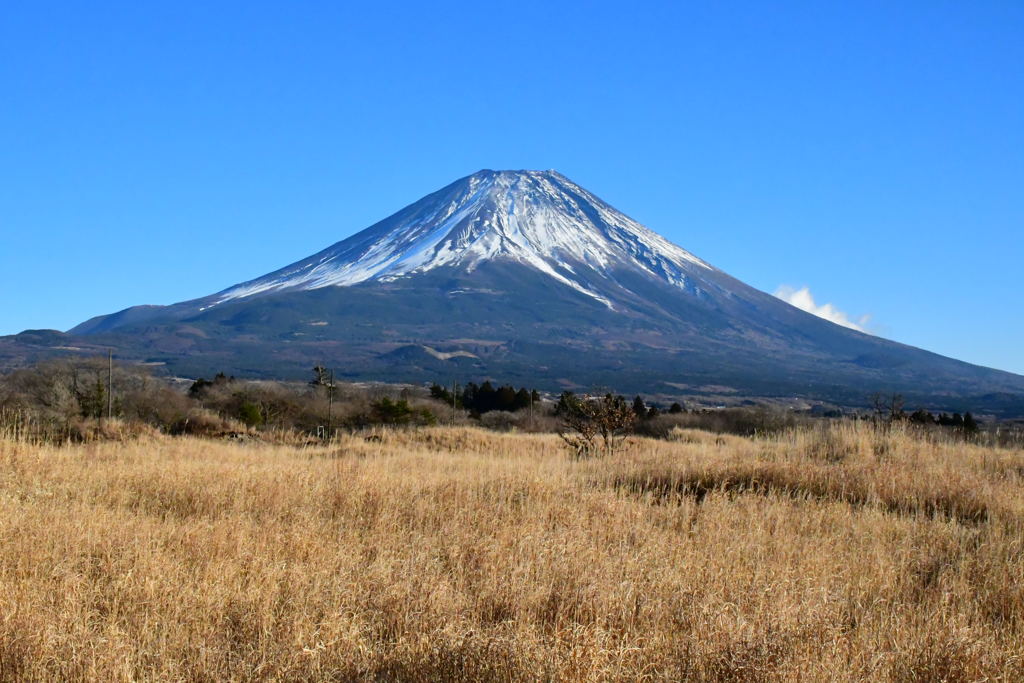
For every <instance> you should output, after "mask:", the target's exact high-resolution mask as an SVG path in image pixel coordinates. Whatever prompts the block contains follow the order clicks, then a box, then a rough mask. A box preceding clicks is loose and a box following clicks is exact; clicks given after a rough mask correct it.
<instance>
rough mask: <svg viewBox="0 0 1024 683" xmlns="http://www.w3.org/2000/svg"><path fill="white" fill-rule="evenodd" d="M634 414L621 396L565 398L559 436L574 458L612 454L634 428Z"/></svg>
mask: <svg viewBox="0 0 1024 683" xmlns="http://www.w3.org/2000/svg"><path fill="white" fill-rule="evenodd" d="M635 420H636V414H635V413H634V412H633V410H632V408H631V407H630V406H629V404H627V403H626V400H625V399H624V398H622V397H621V396H613V395H612V394H605V395H604V397H602V398H577V397H575V396H570V397H568V398H566V399H565V410H564V411H563V413H562V426H561V429H559V432H558V435H559V436H560V437H562V440H563V441H565V443H566V445H568V446H569V448H571V449H572V450H573V452H574V457H576V458H577V459H580V458H587V457H592V456H595V455H606V456H607V455H611V454H612V453H614V452H615V451H617V450H618V449H619V448H620V447H621V446H622V442H623V441H624V440H625V438H626V435H627V434H628V433H629V431H630V430H631V429H632V427H633V423H634V422H635Z"/></svg>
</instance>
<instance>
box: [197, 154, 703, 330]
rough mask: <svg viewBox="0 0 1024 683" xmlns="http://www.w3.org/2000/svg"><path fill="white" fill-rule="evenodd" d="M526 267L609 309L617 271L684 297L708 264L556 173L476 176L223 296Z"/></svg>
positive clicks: (220, 298) (482, 173)
mask: <svg viewBox="0 0 1024 683" xmlns="http://www.w3.org/2000/svg"><path fill="white" fill-rule="evenodd" d="M491 260H506V261H508V262H510V263H516V264H520V265H523V266H527V267H529V268H531V269H533V270H535V271H537V272H538V273H542V274H544V275H546V276H548V277H550V278H551V279H552V280H554V281H556V282H558V283H560V284H562V285H564V286H566V287H570V288H572V289H574V290H576V291H577V292H580V293H581V294H584V295H586V296H588V297H591V298H592V299H594V300H596V301H599V302H601V303H602V304H604V305H605V306H607V307H608V308H610V309H613V310H614V308H615V305H614V304H613V303H612V302H613V301H614V300H615V299H616V289H617V288H618V285H617V283H616V279H615V273H616V272H617V271H621V270H630V271H633V272H635V273H637V274H641V275H646V276H648V277H651V278H654V279H657V280H660V281H664V282H665V283H667V284H669V285H671V286H675V287H679V288H681V289H687V288H690V289H691V290H692V289H693V288H694V287H696V286H697V283H699V282H701V271H708V270H711V266H709V265H708V264H706V263H704V262H703V261H701V260H700V259H699V258H697V257H696V256H694V255H693V254H691V253H689V252H688V251H685V250H684V249H681V248H679V247H677V246H676V245H674V244H672V243H671V242H669V241H668V240H666V239H664V238H663V237H661V236H660V235H658V234H656V233H654V232H652V231H650V230H648V229H647V228H645V227H644V226H642V225H640V224H639V223H637V222H636V221H634V220H633V219H631V218H629V217H628V216H626V215H625V214H623V213H621V212H619V211H617V210H615V209H614V208H612V207H611V206H610V205H608V204H606V203H605V202H603V201H602V200H601V199H599V198H598V197H595V196H594V195H592V194H591V193H590V192H587V191H586V190H585V189H583V188H582V187H580V186H579V185H577V184H576V183H574V182H572V181H571V180H569V179H568V178H566V177H565V176H563V175H562V174H560V173H558V172H557V171H490V170H484V171H479V172H478V173H474V174H473V175H471V176H468V177H466V178H463V179H461V180H458V181H456V182H454V183H452V184H451V185H449V186H447V187H445V188H443V189H441V190H439V191H438V192H435V193H433V194H431V195H428V196H426V197H424V198H423V199H421V200H419V201H418V202H416V203H414V204H411V205H409V206H408V207H406V208H405V209H402V210H401V211H399V212H398V213H396V214H394V215H393V216H391V217H389V218H386V219H385V220H383V221H381V222H380V223H377V224H376V225H374V226H372V227H370V228H368V229H366V230H364V231H362V232H360V233H358V234H356V235H354V236H352V237H350V238H348V239H346V240H344V241H342V242H338V243H337V244H335V245H333V246H331V247H328V248H327V249H325V250H323V251H321V252H320V253H318V254H314V255H313V256H310V257H309V258H307V259H303V260H302V261H299V262H298V263H293V264H292V265H290V266H287V267H285V268H282V269H281V270H278V271H276V272H273V273H270V274H269V275H265V276H263V277H261V278H257V279H255V280H251V281H249V282H245V283H242V284H240V285H237V286H235V287H231V288H230V289H227V290H225V291H224V292H221V294H220V295H219V296H218V297H217V299H216V301H215V302H214V303H216V304H219V303H223V302H225V301H231V300H234V299H240V298H244V297H249V296H253V295H257V294H266V293H270V292H282V291H289V290H292V291H294V290H308V289H317V288H319V287H329V286H346V285H354V284H358V283H362V282H367V281H382V282H387V281H393V280H395V279H397V278H401V277H406V276H411V275H417V274H422V273H426V272H429V271H431V270H434V269H437V268H456V269H461V270H462V271H464V272H466V273H470V272H472V271H473V270H474V268H476V267H477V266H479V265H480V264H481V263H483V262H485V261H491Z"/></svg>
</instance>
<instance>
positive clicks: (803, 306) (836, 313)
mask: <svg viewBox="0 0 1024 683" xmlns="http://www.w3.org/2000/svg"><path fill="white" fill-rule="evenodd" d="M775 296H777V297H778V298H780V299H782V300H783V301H785V302H786V303H788V304H790V305H793V306H796V307H797V308H799V309H800V310H801V311H807V312H808V313H813V314H814V315H816V316H818V317H819V318H824V319H825V320H829V321H831V322H834V323H835V324H836V325H842V326H843V327H849V328H850V329H851V330H857V331H858V332H867V331H868V330H867V324H868V322H869V321H870V320H871V316H870V315H862V316H860V317H859V318H857V319H856V320H851V319H850V316H848V315H847V314H845V313H843V312H842V311H840V310H839V309H838V308H836V307H835V306H833V305H832V304H822V305H820V306H819V305H818V304H817V303H815V301H814V296H812V295H811V290H810V288H809V287H801V288H800V289H796V288H795V287H790V286H789V285H779V288H778V289H776V290H775Z"/></svg>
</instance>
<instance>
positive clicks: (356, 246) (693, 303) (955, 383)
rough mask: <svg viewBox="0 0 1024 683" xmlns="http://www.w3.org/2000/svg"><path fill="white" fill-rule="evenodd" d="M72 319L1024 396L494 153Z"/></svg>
mask: <svg viewBox="0 0 1024 683" xmlns="http://www.w3.org/2000/svg"><path fill="white" fill-rule="evenodd" d="M67 336H68V338H69V339H70V340H71V341H68V340H64V342H63V343H62V344H60V346H63V347H67V346H75V345H77V344H85V345H88V344H92V343H99V342H103V343H108V344H109V345H112V346H115V347H117V348H118V349H119V350H120V352H122V353H124V354H126V355H129V356H133V357H136V358H139V359H141V360H147V361H149V362H162V363H166V364H167V367H168V368H169V369H171V371H174V372H182V373H192V374H194V375H195V374H201V373H203V372H211V371H221V370H223V371H231V372H234V373H235V374H254V375H264V376H275V375H285V376H298V375H300V374H302V373H304V372H305V371H306V370H308V368H309V367H312V365H313V364H314V363H317V362H331V363H335V364H337V365H339V367H340V366H345V367H340V369H341V370H342V373H343V374H344V373H345V372H348V373H349V374H350V375H351V377H352V378H357V379H389V380H395V381H409V380H411V381H429V380H433V379H438V378H439V377H443V376H445V375H447V374H458V375H459V376H460V377H462V378H463V379H479V378H480V377H482V376H492V377H495V378H498V379H505V378H507V379H509V380H512V379H517V378H518V380H521V381H525V382H531V383H535V384H544V383H547V385H548V386H550V387H551V388H557V387H558V386H568V385H569V384H573V385H579V386H587V385H590V384H602V385H604V386H609V387H615V388H616V389H620V390H625V391H631V392H632V391H640V392H644V393H655V392H662V393H665V394H669V393H670V392H671V391H672V387H675V386H679V385H683V386H694V385H696V386H704V385H708V386H710V385H714V386H723V385H727V386H730V387H732V389H733V390H734V391H735V392H737V394H738V395H750V396H776V397H778V396H790V397H803V398H808V399H814V400H826V401H834V402H841V403H860V404H863V403H864V402H865V401H866V398H867V395H868V394H869V393H871V392H874V391H890V390H891V391H899V392H901V393H904V394H906V395H908V396H914V397H917V398H919V399H920V400H921V401H922V402H925V401H927V402H928V403H929V406H932V407H946V405H948V406H949V407H953V406H954V405H959V404H960V403H962V402H963V401H964V400H965V397H978V396H985V395H989V394H992V395H995V394H999V395H1000V396H1003V395H1004V394H1005V396H1008V397H1010V398H1008V399H1005V397H1004V398H999V399H998V401H993V404H995V403H998V404H999V405H1000V406H1004V407H1003V408H1000V409H1001V410H1010V411H1013V410H1019V412H1020V413H1021V414H1024V377H1020V376H1018V375H1012V374H1010V373H1005V372H1002V371H998V370H991V369H986V368H980V367H978V366H972V365H970V364H967V363H963V362H961V361H956V360H953V359H947V358H944V357H942V356H938V355H937V354H933V353H931V352H927V351H923V350H920V349H915V348H913V347H909V346H906V345H902V344H898V343H896V342H892V341H889V340H885V339H881V338H878V337H873V336H870V335H868V334H865V333H862V332H859V331H856V330H851V329H849V328H846V327H841V326H839V325H836V324H834V323H831V322H829V321H826V320H823V319H821V318H818V317H816V316H813V315H811V314H810V313H806V312H804V311H801V310H799V309H797V308H795V307H793V306H791V305H789V304H788V303H785V302H783V301H781V300H779V299H778V298H776V297H773V296H771V295H769V294H767V293H765V292H762V291H760V290H757V289H755V288H753V287H750V286H749V285H746V284H745V283H743V282H742V281H740V280H738V279H736V278H734V277H732V276H731V275H729V274H727V273H725V272H723V271H721V270H719V269H717V268H715V267H714V266H712V265H711V264H709V263H707V262H705V261H703V260H702V259H700V258H699V257H697V256H696V255H694V254H692V253H690V252H688V251H687V250H685V249H684V248H682V247H680V246H677V245H675V244H673V243H671V242H669V241H668V240H666V239H665V238H663V237H661V236H660V235H658V234H657V233H655V232H654V231H652V230H650V229H648V228H646V227H645V226H643V225H641V224H639V223H638V222H636V221H634V220H633V219H631V218H629V217H628V216H626V215H625V214H623V213H621V212H619V211H618V210H616V209H615V208H614V207H613V206H611V205H610V204H608V203H607V202H605V201H604V200H602V199H600V198H598V197H596V196H595V195H593V194H592V193H590V192H589V191H587V190H586V189H584V188H582V187H580V186H579V185H577V184H576V183H574V182H573V181H571V180H569V179H568V178H566V177H565V176H563V175H562V174H560V173H558V172H556V171H493V170H482V171H478V172H477V173H474V174H472V175H469V176H466V177H464V178H461V179H459V180H456V181H455V182H453V183H450V184H449V185H447V186H445V187H443V188H441V189H439V190H437V191H436V192H433V193H430V194H428V195H426V196H425V197H423V198H421V199H419V200H417V201H416V202H413V203H412V204H409V205H408V206H406V207H404V208H402V209H400V210H399V211H397V212H395V213H394V214H392V215H391V216H388V217H386V218H384V219H383V220H381V221H378V222H377V223H375V224H373V225H372V226H370V227H368V228H367V229H365V230H362V231H360V232H358V233H356V234H354V235H352V236H350V237H348V238H346V239H344V240H341V241H339V242H337V243H335V244H333V245H330V246H329V247H327V248H325V249H322V250H321V251H319V252H316V253H315V254H313V255H312V256H310V257H307V258H306V259H301V260H299V261H296V262H294V263H292V264H290V265H287V266H284V267H283V268H280V269H278V270H276V271H273V272H271V273H268V274H267V275H264V276H260V277H257V278H254V279H252V280H248V281H246V282H242V283H238V284H237V285H233V286H230V287H228V288H226V289H223V290H221V291H219V292H216V293H213V294H211V295H208V296H206V297H202V298H200V299H195V300H191V301H184V302H181V303H178V304H172V305H170V306H164V307H152V306H146V307H133V308H129V309H125V310H123V311H119V312H117V313H114V314H111V315H108V316H97V317H95V318H92V319H90V320H88V321H85V322H83V323H82V324H80V325H78V326H76V327H75V328H72V330H70V331H69V333H68V335H67ZM7 339H8V340H10V339H11V338H7ZM460 340H476V342H474V343H478V345H480V344H482V346H480V347H479V348H476V347H473V348H468V347H467V345H466V344H465V343H463V342H462V341H460ZM54 346H57V345H56V344H55V345H54ZM423 348H429V349H433V350H434V351H435V352H436V353H435V354H431V353H428V352H426V351H422V349H423ZM402 349H406V351H404V352H403V351H401V350H402ZM417 349H420V351H417ZM421 351H422V352H421ZM2 357H3V353H2V352H0V358H2ZM1014 397H1017V398H1014ZM1015 401H1017V403H1015ZM1006 405H1009V406H1010V408H1005V406H1006Z"/></svg>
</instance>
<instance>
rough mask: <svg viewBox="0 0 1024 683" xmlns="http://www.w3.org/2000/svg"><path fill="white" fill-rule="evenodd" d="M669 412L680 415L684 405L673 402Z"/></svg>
mask: <svg viewBox="0 0 1024 683" xmlns="http://www.w3.org/2000/svg"><path fill="white" fill-rule="evenodd" d="M668 412H669V413H670V414H672V415H678V414H679V413H681V412H683V406H682V405H681V404H680V403H673V404H672V405H671V406H669V409H668Z"/></svg>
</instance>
